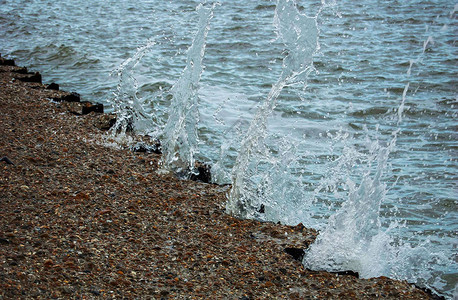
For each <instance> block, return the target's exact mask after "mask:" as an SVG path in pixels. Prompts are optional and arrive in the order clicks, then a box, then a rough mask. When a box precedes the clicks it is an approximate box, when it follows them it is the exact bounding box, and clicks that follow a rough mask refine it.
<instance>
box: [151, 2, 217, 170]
mask: <svg viewBox="0 0 458 300" xmlns="http://www.w3.org/2000/svg"><path fill="white" fill-rule="evenodd" d="M215 6H216V4H213V5H212V6H211V7H210V8H205V7H204V6H203V5H202V4H199V5H198V6H197V8H196V10H197V12H198V14H199V24H198V31H197V33H196V35H195V37H194V40H193V42H192V45H191V47H190V48H189V49H188V53H187V61H186V67H185V68H184V70H183V73H182V74H181V76H180V78H179V79H178V81H177V82H176V83H175V84H174V85H173V87H172V89H171V93H172V95H173V98H172V103H171V105H170V108H169V117H168V120H167V123H166V126H165V129H164V134H163V139H162V150H163V154H162V158H161V162H160V163H161V165H162V171H174V172H176V173H188V172H189V171H191V172H192V171H193V169H194V163H195V155H196V154H197V153H198V152H199V147H198V143H199V137H198V134H197V124H198V122H199V110H198V104H199V103H198V102H199V99H198V95H197V92H198V84H199V81H200V77H201V74H202V72H203V64H202V60H203V57H204V54H205V45H206V44H205V40H206V37H207V34H208V31H209V29H210V20H211V19H212V17H213V10H214V8H215Z"/></svg>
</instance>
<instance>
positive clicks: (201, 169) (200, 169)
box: [189, 162, 212, 183]
mask: <svg viewBox="0 0 458 300" xmlns="http://www.w3.org/2000/svg"><path fill="white" fill-rule="evenodd" d="M194 168H195V171H196V172H195V173H191V175H190V177H189V179H190V180H193V181H202V182H205V183H210V182H211V180H212V177H211V166H210V165H209V164H205V163H202V162H196V164H195V167H194Z"/></svg>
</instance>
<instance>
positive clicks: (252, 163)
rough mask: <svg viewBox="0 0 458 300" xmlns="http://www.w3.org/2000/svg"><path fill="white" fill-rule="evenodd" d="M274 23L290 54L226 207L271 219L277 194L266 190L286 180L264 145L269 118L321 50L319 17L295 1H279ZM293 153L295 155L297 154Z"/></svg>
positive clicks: (251, 132)
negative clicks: (284, 92) (286, 89)
mask: <svg viewBox="0 0 458 300" xmlns="http://www.w3.org/2000/svg"><path fill="white" fill-rule="evenodd" d="M274 25H275V28H276V33H277V38H278V39H280V40H281V41H282V42H283V44H284V46H285V48H286V51H287V56H286V57H285V58H284V59H283V67H282V73H281V75H280V78H279V79H278V81H277V82H276V83H275V84H274V85H273V86H272V89H271V90H270V92H269V95H268V96H267V99H266V100H265V101H264V103H263V104H262V106H261V107H260V108H259V109H258V111H257V113H256V115H255V117H254V119H253V120H252V121H251V124H250V126H249V128H248V131H247V132H246V135H245V138H244V139H243V141H242V144H241V148H240V150H239V154H238V156H237V159H236V162H235V165H234V167H233V170H232V189H231V191H230V194H229V199H228V202H227V204H226V210H227V211H228V212H229V213H231V214H233V215H235V216H237V217H241V218H258V219H269V218H268V216H269V211H271V209H270V208H271V207H276V206H278V202H277V200H276V199H277V197H276V196H278V195H273V194H272V193H269V192H267V190H266V189H270V190H279V189H280V190H281V187H279V186H277V185H276V184H278V183H280V184H281V183H284V182H283V181H277V180H275V179H274V177H273V175H274V174H275V172H274V173H272V172H270V171H272V167H274V166H275V165H276V163H275V162H274V160H275V159H274V158H273V157H272V155H271V153H270V150H269V149H268V148H267V146H266V144H265V139H266V136H267V118H268V117H269V115H270V114H271V113H272V111H273V110H274V109H275V107H276V105H277V99H278V96H279V95H280V93H281V91H282V89H283V88H284V87H285V86H287V85H292V84H297V83H300V82H304V81H305V80H306V79H307V76H308V74H309V73H310V72H312V71H313V61H312V57H313V54H315V52H316V51H317V50H318V49H319V44H318V26H317V16H314V17H308V16H306V15H304V14H301V13H300V12H299V10H298V9H297V5H296V2H295V1H294V0H278V1H277V6H276V9H275V18H274ZM283 154H285V153H283ZM291 156H292V157H294V156H295V155H294V153H293V154H292V155H291ZM290 165H291V162H289V163H287V164H284V166H286V167H288V166H290ZM285 171H286V170H282V172H281V173H284V172H285ZM283 175H284V174H283ZM284 177H285V176H283V177H280V178H284ZM276 187H278V189H277V188H276ZM276 215H277V216H279V215H281V214H276Z"/></svg>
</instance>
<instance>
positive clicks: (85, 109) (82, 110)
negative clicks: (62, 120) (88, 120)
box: [63, 101, 103, 115]
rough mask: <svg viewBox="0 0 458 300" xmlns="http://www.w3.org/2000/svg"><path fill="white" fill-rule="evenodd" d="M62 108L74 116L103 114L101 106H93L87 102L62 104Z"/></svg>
mask: <svg viewBox="0 0 458 300" xmlns="http://www.w3.org/2000/svg"><path fill="white" fill-rule="evenodd" d="M63 106H64V107H67V109H68V111H69V112H71V113H73V114H75V115H87V114H89V113H91V112H96V113H103V104H100V103H95V104H93V103H91V102H89V101H83V102H68V103H66V104H63Z"/></svg>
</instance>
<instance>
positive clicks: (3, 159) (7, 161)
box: [0, 156, 14, 165]
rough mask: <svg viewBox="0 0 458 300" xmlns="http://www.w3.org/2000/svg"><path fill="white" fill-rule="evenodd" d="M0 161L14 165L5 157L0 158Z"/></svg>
mask: <svg viewBox="0 0 458 300" xmlns="http://www.w3.org/2000/svg"><path fill="white" fill-rule="evenodd" d="M0 161H4V162H6V163H7V164H8V165H14V163H13V162H12V161H11V160H10V159H9V158H8V157H6V156H4V157H2V158H0Z"/></svg>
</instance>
